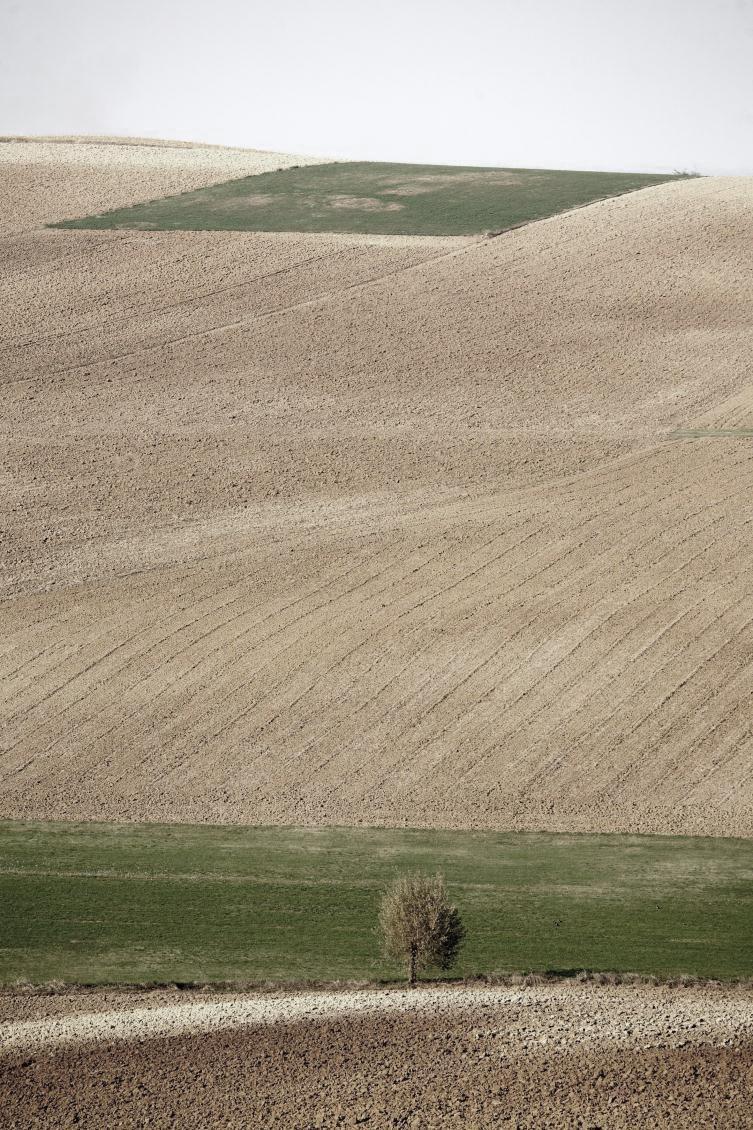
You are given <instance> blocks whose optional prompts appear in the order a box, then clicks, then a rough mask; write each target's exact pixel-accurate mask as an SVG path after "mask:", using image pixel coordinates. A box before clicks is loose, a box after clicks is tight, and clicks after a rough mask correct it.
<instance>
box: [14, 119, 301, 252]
mask: <svg viewBox="0 0 753 1130" xmlns="http://www.w3.org/2000/svg"><path fill="white" fill-rule="evenodd" d="M321 160H322V159H321V158H315V157H300V156H294V155H292V154H290V153H267V152H264V151H262V150H257V149H224V148H222V147H220V146H217V145H191V144H188V143H181V142H174V141H160V142H155V141H147V140H146V139H144V138H95V137H91V138H83V139H82V138H75V137H64V138H55V137H47V138H38V139H32V138H7V139H2V138H0V202H1V205H2V206H1V207H0V233H3V232H17V231H25V230H27V229H28V228H29V227H31V226H32V225H42V224H49V223H55V222H56V221H58V220H71V219H75V218H76V217H77V216H85V215H88V214H90V213H92V212H105V211H107V210H108V209H110V208H117V207H123V206H124V205H127V204H137V203H141V202H143V201H146V200H155V199H157V198H158V197H160V196H169V195H171V194H172V193H175V192H188V191H189V190H190V189H193V188H202V187H203V186H204V185H207V184H216V183H218V182H219V181H224V180H231V179H232V178H233V177H248V176H253V175H255V174H256V173H269V172H273V171H274V170H275V169H286V168H288V167H289V166H290V165H316V164H320V163H321Z"/></svg>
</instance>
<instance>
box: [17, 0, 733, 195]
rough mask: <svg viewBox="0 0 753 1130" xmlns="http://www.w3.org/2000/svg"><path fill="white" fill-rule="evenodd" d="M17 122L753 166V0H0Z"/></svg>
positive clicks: (193, 136) (508, 161) (361, 150)
mask: <svg viewBox="0 0 753 1130" xmlns="http://www.w3.org/2000/svg"><path fill="white" fill-rule="evenodd" d="M0 133H2V134H9V133H10V134H34V133H45V134H58V133H108V134H109V133H114V134H132V135H134V134H136V135H142V136H154V137H169V138H185V139H189V140H202V141H210V142H219V143H224V144H232V145H245V146H251V147H256V148H262V149H281V150H288V151H292V152H299V153H311V154H322V155H329V156H336V157H351V158H364V159H383V160H398V161H420V162H438V163H452V164H478V165H510V166H539V167H549V168H592V169H634V170H644V169H646V170H653V169H656V170H672V169H676V168H677V169H695V170H697V171H699V172H705V173H713V172H727V173H749V174H753V0H462V2H457V0H369V2H365V0H118V2H113V0H0Z"/></svg>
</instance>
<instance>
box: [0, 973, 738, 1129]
mask: <svg viewBox="0 0 753 1130" xmlns="http://www.w3.org/2000/svg"><path fill="white" fill-rule="evenodd" d="M360 995H362V994H353V995H352V997H351V998H346V1003H347V1000H348V999H350V1000H351V1001H352V1000H354V999H357V998H358V997H359V996H360ZM182 996H184V994H181V997H182ZM381 996H382V997H383V998H385V999H388V1000H389V999H393V1000H395V1001H397V1002H398V1007H397V1008H396V1009H395V1008H390V1009H389V1010H388V1011H378V1012H374V1013H371V1014H369V1015H363V1014H360V1015H359V1014H353V1013H352V1012H348V1011H346V1012H343V1013H341V1014H340V1015H337V1014H336V1013H332V1012H330V1013H329V1014H328V1012H327V1010H326V1009H324V1008H323V1009H322V1010H321V1012H320V1014H319V1015H318V1017H316V1018H315V1019H302V1020H299V1021H298V1022H296V1023H284V1024H274V1023H271V1024H270V1023H267V1024H264V1025H263V1026H251V1027H245V1028H234V1029H222V1028H219V1029H215V1030H214V1031H206V1030H204V1031H201V1032H199V1031H195V1032H193V1033H192V1034H191V1033H184V1034H182V1035H178V1034H174V1035H172V1036H171V1037H169V1038H164V1037H163V1038H151V1039H145V1038H144V1037H145V1035H146V1032H145V1030H144V1029H143V1028H142V1029H139V1028H138V1027H134V1029H133V1035H134V1040H133V1041H132V1042H130V1043H128V1042H122V1041H121V1040H120V1039H119V1038H116V1039H114V1040H111V1039H110V1038H108V1036H107V1034H106V1032H105V1035H104V1039H102V1040H100V1041H98V1042H95V1043H83V1044H78V1045H75V1044H74V1045H68V1046H63V1047H58V1048H56V1049H54V1050H53V1049H50V1048H45V1047H44V1046H42V1045H40V1044H30V1043H27V1045H26V1047H24V1046H23V1045H22V1044H20V1043H19V1044H17V1045H16V1046H14V1047H10V1048H8V1049H7V1052H6V1055H5V1056H4V1059H3V1062H2V1063H0V1102H2V1104H3V1108H4V1110H5V1112H6V1118H7V1119H8V1122H7V1125H9V1126H12V1127H21V1126H24V1127H52V1126H56V1127H57V1126H68V1125H73V1124H74V1123H75V1124H77V1125H81V1126H89V1127H100V1126H105V1125H107V1126H109V1125H119V1126H123V1127H136V1126H143V1125H145V1124H147V1122H148V1124H149V1125H153V1126H158V1127H162V1126H169V1125H175V1124H176V1123H177V1124H178V1125H180V1126H181V1127H194V1126H195V1127H204V1126H217V1125H221V1126H232V1127H240V1126H265V1127H267V1126H269V1127H272V1126H280V1127H283V1126H284V1127H302V1128H303V1127H306V1128H308V1127H333V1126H338V1125H339V1126H353V1125H357V1124H360V1125H363V1124H366V1125H372V1126H378V1127H385V1126H416V1127H440V1126H442V1127H445V1126H461V1125H462V1126H467V1125H471V1126H478V1127H486V1126H517V1127H520V1128H522V1127H531V1128H536V1130H542V1128H545V1127H551V1128H554V1127H576V1126H588V1127H604V1128H610V1130H617V1128H622V1127H672V1128H676V1130H680V1128H682V1130H686V1128H687V1127H691V1126H694V1127H695V1126H698V1127H700V1126H704V1127H705V1126H709V1127H712V1126H714V1127H725V1128H729V1130H732V1128H733V1127H735V1128H744V1127H750V1126H752V1125H753V1113H752V1112H753V1104H752V1102H751V1100H752V1099H753V1049H752V1048H751V1045H750V1043H749V1042H748V1037H747V1036H746V1028H745V1025H744V1022H743V1017H744V1016H746V1015H747V1023H748V1025H750V1022H751V1020H752V1019H753V1013H752V1012H751V1006H750V1000H749V997H746V995H745V994H740V993H736V992H735V991H731V992H730V991H729V990H728V991H724V990H705V991H698V990H686V991H677V990H675V991H669V990H665V989H656V990H652V989H646V988H635V989H628V988H620V989H595V988H594V987H590V986H574V985H570V986H565V985H562V986H557V987H554V988H553V987H546V988H540V989H527V990H520V991H517V992H510V991H509V990H506V991H501V990H482V991H476V992H475V993H468V992H464V991H462V990H460V991H457V990H455V991H450V992H439V993H432V992H431V991H429V992H428V993H426V992H424V991H419V992H417V993H416V994H405V993H399V992H395V991H392V992H390V993H384V994H381ZM453 998H456V999H455V1001H454V1004H453V1003H452V1001H453ZM296 1000H297V998H295V997H287V998H285V997H283V998H277V999H276V1000H275V999H274V998H260V1002H261V1003H263V1002H264V1001H266V1002H267V1006H269V1007H275V1006H276V1007H278V1010H279V1011H281V1012H282V1010H283V1009H284V1008H285V1006H286V1001H287V1004H288V1006H290V1004H291V1003H293V1004H294V1003H295V1002H296ZM429 1001H431V1003H428V1002H429ZM230 1005H232V1001H230V1002H227V1006H228V1007H229V1006H230ZM179 1007H186V1006H179ZM188 1007H189V1008H190V1007H192V1006H190V1005H189V1006H188ZM746 1010H747V1011H746ZM158 1011H159V1009H154V1010H152V1011H151V1012H150V1013H149V1015H151V1016H155V1015H156V1013H157V1012H158ZM129 1014H130V1015H134V1013H133V1012H132V1006H131V1009H129V1008H128V1006H126V1007H125V1010H124V1011H123V1010H121V1011H118V1012H117V1013H115V1014H112V1013H110V1014H100V1020H105V1019H109V1022H111V1023H112V1022H115V1021H118V1022H119V1021H121V1020H123V1019H124V1018H126V1017H127V1016H128V1015H129ZM283 1015H284V1013H283ZM723 1017H727V1022H726V1026H725V1022H724V1021H723V1019H722V1018H723ZM733 1017H736V1019H733ZM56 1023H57V1024H58V1026H60V1025H61V1024H62V1023H64V1021H57V1022H56ZM113 1032H114V1035H115V1036H116V1037H117V1029H113ZM157 1032H158V1030H157V1029H153V1032H152V1035H153V1037H154V1036H155V1035H157ZM137 1035H138V1039H137V1038H136V1037H137Z"/></svg>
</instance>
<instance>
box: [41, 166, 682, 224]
mask: <svg viewBox="0 0 753 1130" xmlns="http://www.w3.org/2000/svg"><path fill="white" fill-rule="evenodd" d="M673 179H677V178H676V177H670V176H663V175H661V174H653V173H600V172H572V171H562V170H557V169H496V168H491V169H490V168H476V167H471V166H456V165H399V164H382V163H378V162H373V161H352V162H333V163H332V164H326V165H307V166H305V167H303V168H291V169H282V170H280V171H278V172H273V173H262V174H260V175H257V176H250V177H243V178H240V179H237V180H231V181H227V182H225V183H223V184H216V185H211V186H209V187H207V188H200V189H196V190H195V191H193V192H184V193H180V194H179V195H177V196H168V197H165V198H164V199H161V200H153V201H151V202H150V203H146V204H137V205H135V206H133V207H130V208H120V209H117V210H115V211H112V212H106V213H103V214H102V215H99V216H88V217H86V218H85V219H79V220H65V221H63V222H62V223H59V224H54V225H51V226H53V227H58V228H136V229H139V230H145V231H170V230H186V231H268V232H271V231H296V232H354V233H355V232H361V233H372V234H385V235H389V234H392V235H478V234H480V233H482V232H495V233H497V232H502V231H506V230H508V229H509V228H513V227H517V226H519V225H520V224H524V223H528V222H530V221H531V220H539V219H543V218H545V217H547V216H553V215H555V214H556V213H558V212H563V211H567V210H568V209H570V208H577V207H580V206H581V205H584V204H590V203H592V202H593V201H594V200H599V199H602V198H606V197H611V196H618V195H620V194H621V193H624V192H632V191H634V190H635V189H639V188H646V187H649V186H651V185H656V184H661V183H663V182H664V181H667V180H673Z"/></svg>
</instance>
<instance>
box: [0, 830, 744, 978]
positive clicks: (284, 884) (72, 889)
mask: <svg viewBox="0 0 753 1130" xmlns="http://www.w3.org/2000/svg"><path fill="white" fill-rule="evenodd" d="M407 868H421V869H423V870H425V871H429V872H433V871H435V870H438V869H439V870H441V871H443V872H444V873H445V875H446V878H447V881H448V885H449V888H450V891H451V894H452V897H453V898H454V900H455V901H456V902H457V905H458V906H459V908H460V910H461V912H462V915H463V918H464V920H465V922H466V925H467V929H468V943H467V946H466V948H465V950H464V953H463V957H462V961H461V964H460V966H459V968H458V969H457V970H456V973H457V974H459V975H466V976H472V975H475V974H483V973H495V972H498V973H502V972H513V971H527V970H531V969H535V970H551V971H575V970H579V969H582V968H587V969H594V970H614V971H618V972H624V971H634V972H638V973H645V974H656V975H660V976H669V975H677V974H682V973H685V974H689V975H694V976H700V977H719V978H734V977H741V976H747V975H750V974H751V973H752V972H753V844H751V843H750V842H748V841H745V840H721V839H700V838H669V837H641V836H618V835H599V836H584V835H572V836H565V835H553V834H529V833H524V834H512V833H504V834H503V833H494V832H433V831H415V830H384V829H377V830H373V829H344V828H334V829H300V828H293V829H290V828H245V827H231V826H223V827H212V826H200V827H195V826H190V825H177V826H174V825H107V824H79V825H76V824H35V823H26V824H25V823H4V824H0V982H3V983H9V982H13V981H16V980H26V981H31V982H33V983H43V982H46V981H51V980H58V979H59V980H63V981H65V982H70V983H87V984H88V983H105V982H145V981H146V982H154V981H156V982H170V981H222V980H263V979H272V980H280V981H285V980H291V981H300V980H309V979H311V980H335V979H355V978H370V979H373V978H390V977H394V976H396V975H397V974H398V972H399V970H397V969H396V968H395V967H394V966H392V965H390V964H388V963H385V962H384V961H383V960H382V959H381V957H380V955H379V946H378V939H377V937H376V934H375V929H374V928H375V923H376V916H377V907H378V903H379V898H380V892H381V891H382V889H383V888H384V886H385V884H386V883H388V882H389V881H390V879H391V878H392V877H393V876H394V875H395V874H397V873H398V872H400V871H402V870H404V869H407Z"/></svg>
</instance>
